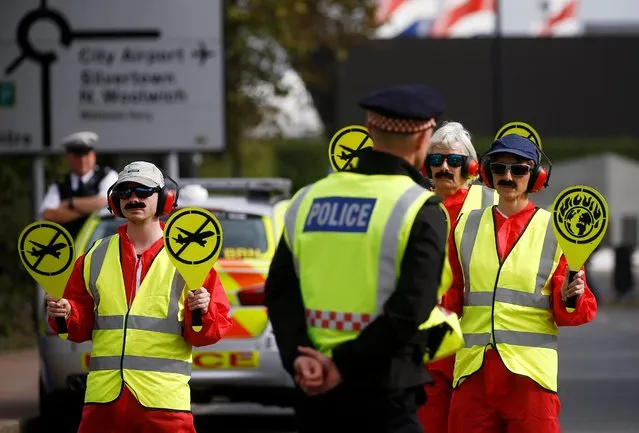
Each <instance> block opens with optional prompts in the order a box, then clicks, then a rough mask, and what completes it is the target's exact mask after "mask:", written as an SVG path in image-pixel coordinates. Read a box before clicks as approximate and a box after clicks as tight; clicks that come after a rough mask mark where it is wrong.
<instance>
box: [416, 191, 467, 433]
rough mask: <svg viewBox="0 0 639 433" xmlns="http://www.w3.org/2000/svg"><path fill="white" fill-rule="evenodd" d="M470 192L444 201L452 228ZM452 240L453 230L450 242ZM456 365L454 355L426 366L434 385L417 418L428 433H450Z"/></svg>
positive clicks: (451, 196) (429, 389) (449, 197)
mask: <svg viewBox="0 0 639 433" xmlns="http://www.w3.org/2000/svg"><path fill="white" fill-rule="evenodd" d="M468 191H469V188H468V187H464V188H460V189H458V190H457V191H456V192H455V193H454V194H451V195H450V196H448V197H446V199H445V200H444V206H445V207H446V210H447V211H448V215H449V218H450V221H451V226H452V224H454V223H455V221H457V217H459V213H460V212H461V209H462V207H463V206H464V201H465V200H466V197H467V196H468ZM451 228H452V227H451ZM451 238H452V230H451V236H450V238H449V242H450V239H451ZM444 298H445V296H444ZM454 365H455V355H452V356H449V357H447V358H444V359H440V360H438V361H435V362H431V363H430V364H428V365H427V366H426V369H427V370H428V373H429V374H430V375H431V377H432V378H433V381H434V383H430V384H427V385H426V386H425V391H426V396H427V399H426V404H424V405H422V406H421V407H420V408H419V409H418V410H417V417H418V418H419V422H420V423H421V425H422V427H424V430H425V431H426V433H446V432H448V409H449V407H450V399H451V398H452V396H453V367H454Z"/></svg>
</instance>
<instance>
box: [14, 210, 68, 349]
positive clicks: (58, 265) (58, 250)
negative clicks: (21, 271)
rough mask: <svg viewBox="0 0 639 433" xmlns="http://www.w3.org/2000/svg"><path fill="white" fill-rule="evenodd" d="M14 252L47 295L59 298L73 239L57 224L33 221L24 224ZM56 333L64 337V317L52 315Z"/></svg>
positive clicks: (63, 285)
mask: <svg viewBox="0 0 639 433" xmlns="http://www.w3.org/2000/svg"><path fill="white" fill-rule="evenodd" d="M18 254H19V255H20V260H21V261H22V264H23V265H24V267H25V269H26V270H27V272H29V275H31V277H32V278H33V279H34V280H35V281H36V282H37V283H38V284H39V285H40V286H41V287H42V288H43V289H44V291H45V292H46V293H47V295H49V296H51V297H53V298H55V299H60V298H62V294H63V293H64V288H65V287H66V285H67V281H69V277H70V276H71V272H72V271H73V263H74V261H75V248H74V245H73V238H72V237H71V235H70V234H69V232H68V231H67V230H66V229H65V228H64V227H62V226H61V225H60V224H56V223H54V222H51V221H36V222H34V223H31V224H29V225H28V226H26V227H25V228H24V229H23V230H22V232H21V233H20V236H19V237H18ZM55 321H56V325H57V327H58V336H59V337H60V338H61V339H63V340H66V339H67V338H68V330H67V322H66V319H65V318H64V317H56V318H55Z"/></svg>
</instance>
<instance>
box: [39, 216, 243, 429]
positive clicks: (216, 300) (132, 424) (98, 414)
mask: <svg viewBox="0 0 639 433" xmlns="http://www.w3.org/2000/svg"><path fill="white" fill-rule="evenodd" d="M118 233H119V234H120V245H121V250H120V251H121V263H122V275H123V277H124V278H123V279H124V286H125V289H126V295H127V299H129V305H131V302H133V298H134V297H135V291H136V289H137V287H139V285H138V286H137V287H136V277H135V276H136V271H137V269H136V268H137V266H138V264H140V265H141V266H142V269H141V275H140V281H139V283H138V284H140V283H141V282H142V280H144V277H145V276H146V273H147V271H148V270H149V267H150V265H151V263H152V261H153V258H154V257H155V256H156V255H157V254H158V253H159V252H160V250H161V249H162V247H163V246H164V240H163V239H159V240H158V241H157V242H156V243H155V244H153V245H152V246H151V247H149V248H148V249H147V250H146V251H144V252H143V253H142V255H141V257H140V260H139V261H138V260H137V257H136V253H135V249H134V247H133V244H132V243H131V241H129V239H128V237H127V235H126V225H122V226H120V227H119V228H118ZM83 262H84V256H82V257H81V258H80V259H78V260H77V261H76V262H75V266H74V268H73V273H72V274H71V277H70V278H69V282H68V283H67V286H66V288H65V290H64V295H63V297H64V298H65V299H67V300H68V301H69V302H70V303H71V314H70V315H69V317H68V318H67V329H68V331H69V340H70V341H73V342H75V343H82V342H84V341H88V340H91V332H92V329H93V322H94V312H93V298H92V297H91V296H90V295H89V292H88V291H87V289H86V287H85V284H84V278H83V276H82V267H83ZM203 286H204V287H205V288H206V289H207V290H208V291H209V293H210V294H211V301H210V303H209V308H208V311H207V313H206V314H203V315H202V329H201V330H200V332H197V333H196V332H194V331H193V330H192V329H191V317H192V316H191V311H190V310H189V308H188V306H187V301H186V300H185V306H184V338H185V339H186V341H188V342H189V343H191V345H193V346H208V345H210V344H213V343H216V342H217V341H219V340H220V339H221V338H222V336H223V335H224V334H225V333H226V331H227V330H228V329H229V328H230V327H231V321H230V319H229V318H228V314H229V310H230V307H229V302H228V299H227V297H226V293H225V292H224V288H223V287H222V283H221V282H220V279H219V277H218V275H217V273H216V272H215V270H213V269H211V272H210V273H209V275H208V276H207V278H206V280H205V282H204V284H203ZM49 325H50V326H51V328H52V329H53V330H54V331H57V326H56V324H55V320H54V319H51V318H49ZM167 392H170V390H167ZM102 432H104V433H112V432H120V433H126V432H131V433H133V432H135V433H163V432H166V433H183V432H184V433H195V427H194V425H193V415H192V413H191V412H182V411H173V410H158V409H147V408H145V407H143V406H142V405H141V404H140V402H138V400H137V399H136V398H135V396H134V395H133V393H132V392H131V390H129V388H128V386H123V387H122V392H121V394H120V396H119V397H118V398H117V400H115V401H113V402H112V403H107V404H85V405H84V408H83V411H82V421H81V422H80V428H79V430H78V433H102Z"/></svg>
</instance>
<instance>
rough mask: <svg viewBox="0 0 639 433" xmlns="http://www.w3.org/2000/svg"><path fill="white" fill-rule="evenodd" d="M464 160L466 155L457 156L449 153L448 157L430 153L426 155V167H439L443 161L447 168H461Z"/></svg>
mask: <svg viewBox="0 0 639 433" xmlns="http://www.w3.org/2000/svg"><path fill="white" fill-rule="evenodd" d="M465 159H466V155H459V154H457V153H451V154H450V155H444V154H443V153H431V154H430V155H428V165H430V166H432V167H441V166H442V164H443V163H444V161H446V163H447V164H448V166H449V167H461V166H462V164H463V163H464V160H465Z"/></svg>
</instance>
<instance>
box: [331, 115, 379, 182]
mask: <svg viewBox="0 0 639 433" xmlns="http://www.w3.org/2000/svg"><path fill="white" fill-rule="evenodd" d="M372 146H373V140H372V139H371V136H370V134H369V133H368V129H366V128H365V127H363V126H360V125H351V126H346V127H344V128H342V129H340V130H339V131H337V132H336V133H335V135H333V138H331V141H330V143H329V144H328V160H329V162H330V163H331V167H332V168H333V171H348V170H351V169H353V168H355V167H357V163H358V162H359V158H358V157H357V154H358V152H361V151H362V150H364V149H367V148H369V147H372Z"/></svg>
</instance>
